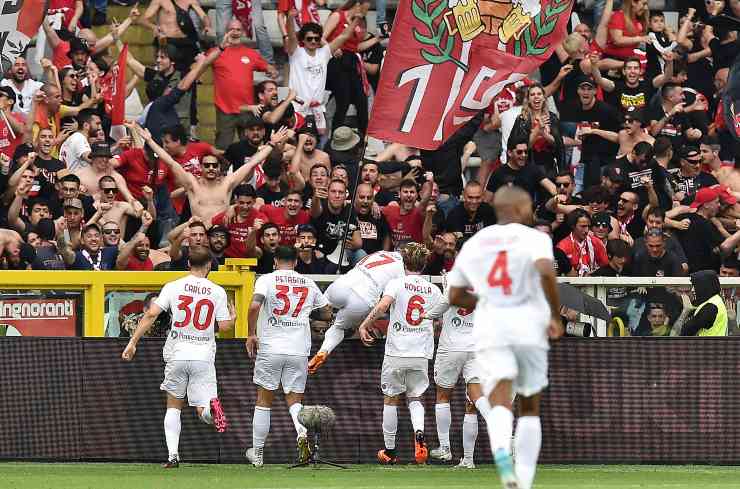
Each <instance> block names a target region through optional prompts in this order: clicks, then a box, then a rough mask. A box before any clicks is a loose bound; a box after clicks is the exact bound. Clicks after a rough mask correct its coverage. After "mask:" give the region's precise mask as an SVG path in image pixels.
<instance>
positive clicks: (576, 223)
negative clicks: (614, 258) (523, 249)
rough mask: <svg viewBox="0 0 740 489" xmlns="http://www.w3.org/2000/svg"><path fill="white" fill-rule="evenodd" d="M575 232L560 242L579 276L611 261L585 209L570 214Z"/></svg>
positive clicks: (569, 222) (569, 218) (569, 220)
mask: <svg viewBox="0 0 740 489" xmlns="http://www.w3.org/2000/svg"><path fill="white" fill-rule="evenodd" d="M568 224H570V226H571V228H572V229H573V232H571V233H570V234H569V235H568V236H566V237H565V238H563V239H562V240H561V241H560V242H559V243H558V248H560V249H561V250H562V251H563V253H565V254H566V256H567V257H568V260H570V264H571V265H572V266H573V270H575V271H576V272H578V276H579V277H584V276H586V275H591V274H592V273H593V272H595V271H596V270H598V269H599V268H601V267H603V266H606V265H607V264H608V263H609V257H608V256H607V254H606V247H605V246H604V243H603V242H602V241H601V240H600V239H599V238H597V237H596V236H594V235H593V234H592V233H591V232H590V231H589V230H590V229H591V216H590V215H589V214H588V212H586V211H584V210H580V209H579V210H575V211H573V212H572V213H571V214H570V215H569V216H568Z"/></svg>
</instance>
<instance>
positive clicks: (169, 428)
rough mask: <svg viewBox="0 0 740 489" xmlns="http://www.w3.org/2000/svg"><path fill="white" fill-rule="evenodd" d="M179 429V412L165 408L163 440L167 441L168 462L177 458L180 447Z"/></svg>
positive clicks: (180, 425) (180, 426)
mask: <svg viewBox="0 0 740 489" xmlns="http://www.w3.org/2000/svg"><path fill="white" fill-rule="evenodd" d="M181 428H182V424H181V422H180V410H179V409H175V408H167V411H166V412H165V413H164V438H165V440H167V451H168V452H170V453H169V459H170V460H172V458H173V457H176V456H177V450H178V447H179V445H180V429H181Z"/></svg>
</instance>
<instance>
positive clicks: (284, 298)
mask: <svg viewBox="0 0 740 489" xmlns="http://www.w3.org/2000/svg"><path fill="white" fill-rule="evenodd" d="M275 290H276V291H277V292H276V294H275V297H277V298H278V299H279V300H280V301H281V302H282V303H283V306H282V307H281V308H277V307H276V308H275V309H273V310H272V313H273V314H274V315H275V316H284V315H286V314H287V313H288V311H290V306H291V304H290V296H289V295H288V293H289V292H290V287H288V286H287V285H276V286H275ZM293 293H294V294H296V295H298V296H299V297H298V303H297V304H296V305H295V309H294V310H293V314H291V316H293V317H294V318H297V317H298V315H299V314H300V313H301V309H303V305H304V304H305V303H306V297H308V287H293Z"/></svg>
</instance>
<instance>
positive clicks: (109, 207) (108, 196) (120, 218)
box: [90, 175, 139, 238]
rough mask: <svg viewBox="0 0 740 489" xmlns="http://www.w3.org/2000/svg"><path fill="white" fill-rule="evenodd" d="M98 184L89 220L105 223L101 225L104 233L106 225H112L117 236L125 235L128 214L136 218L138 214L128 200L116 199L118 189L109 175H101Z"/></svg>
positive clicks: (118, 192)
mask: <svg viewBox="0 0 740 489" xmlns="http://www.w3.org/2000/svg"><path fill="white" fill-rule="evenodd" d="M98 186H99V187H100V193H99V194H98V198H97V201H96V202H95V208H96V209H97V211H96V212H95V215H93V217H92V219H91V220H90V222H98V223H100V222H104V223H106V224H105V226H103V233H104V234H105V231H106V226H113V227H116V228H117V231H118V233H119V237H120V236H123V235H125V233H126V225H127V223H128V218H129V216H130V217H132V218H137V217H138V216H139V214H138V213H137V212H136V210H135V209H134V208H133V207H132V206H131V204H129V203H128V202H123V201H120V200H117V197H118V196H119V194H120V191H119V190H118V185H117V184H116V181H115V179H114V178H113V177H111V176H109V175H105V176H103V177H101V178H100V180H99V182H98ZM104 238H105V236H104Z"/></svg>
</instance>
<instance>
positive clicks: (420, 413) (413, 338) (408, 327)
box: [359, 242, 446, 464]
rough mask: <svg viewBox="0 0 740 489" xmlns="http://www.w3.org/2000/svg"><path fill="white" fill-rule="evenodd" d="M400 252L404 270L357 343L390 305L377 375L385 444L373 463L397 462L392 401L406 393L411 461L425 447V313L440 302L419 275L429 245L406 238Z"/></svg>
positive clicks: (437, 309) (423, 455)
mask: <svg viewBox="0 0 740 489" xmlns="http://www.w3.org/2000/svg"><path fill="white" fill-rule="evenodd" d="M401 255H402V257H403V266H404V268H405V271H406V274H407V275H406V276H402V277H398V278H395V279H393V280H391V281H390V282H388V285H386V286H385V290H384V291H383V297H381V299H380V302H378V304H377V305H376V306H375V307H374V308H373V309H372V311H370V314H369V315H368V316H367V317H366V318H365V320H364V321H363V322H362V324H361V325H360V329H359V333H360V338H361V339H362V341H363V343H365V344H366V345H371V344H372V343H373V336H372V334H371V332H370V328H371V327H372V325H373V323H374V322H375V320H376V319H377V318H378V317H379V316H380V315H382V314H385V312H386V311H387V310H388V308H390V309H391V316H390V321H389V322H388V334H387V337H386V340H385V357H384V358H383V366H382V368H381V374H380V384H381V388H382V390H383V438H384V439H385V449H384V450H380V451H378V462H380V463H381V464H395V463H398V455H397V454H396V431H397V429H398V405H399V404H400V403H401V394H406V401H407V402H408V406H409V414H410V415H411V425H412V426H413V429H414V458H415V460H416V463H417V464H423V463H425V462H426V460H427V455H428V451H427V446H426V442H425V441H424V405H423V404H422V403H421V396H422V395H423V394H424V391H426V390H427V387H429V375H428V369H429V360H431V359H432V355H433V354H434V327H433V325H432V320H431V319H430V318H433V317H435V316H439V315H441V314H442V311H444V309H446V304H445V303H444V301H443V299H442V292H441V291H440V290H439V288H438V287H437V286H436V285H433V284H432V283H431V282H429V281H427V280H425V279H424V278H422V277H420V276H419V274H420V273H421V271H422V270H423V269H424V266H425V265H426V263H427V258H428V257H429V250H428V249H427V248H426V247H425V246H424V245H421V244H419V243H413V242H411V243H408V244H406V245H404V246H403V248H401Z"/></svg>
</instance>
